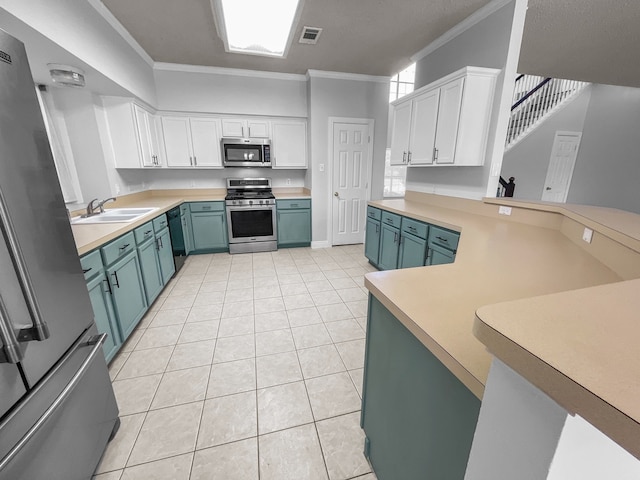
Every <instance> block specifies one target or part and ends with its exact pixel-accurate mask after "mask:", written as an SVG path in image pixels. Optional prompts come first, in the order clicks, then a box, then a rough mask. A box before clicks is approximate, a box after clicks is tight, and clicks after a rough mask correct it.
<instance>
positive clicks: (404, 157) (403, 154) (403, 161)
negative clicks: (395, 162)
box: [402, 152, 407, 163]
mask: <svg viewBox="0 0 640 480" xmlns="http://www.w3.org/2000/svg"><path fill="white" fill-rule="evenodd" d="M402 163H407V152H402Z"/></svg>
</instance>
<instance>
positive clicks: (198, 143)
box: [190, 118, 222, 168]
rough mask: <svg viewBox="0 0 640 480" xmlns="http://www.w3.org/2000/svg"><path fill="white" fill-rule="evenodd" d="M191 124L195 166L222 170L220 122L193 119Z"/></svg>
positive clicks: (209, 119)
mask: <svg viewBox="0 0 640 480" xmlns="http://www.w3.org/2000/svg"><path fill="white" fill-rule="evenodd" d="M190 123H191V140H192V142H193V163H194V166H196V167H220V168H222V161H221V160H220V136H219V134H218V120H216V119H215V118H192V119H191V120H190Z"/></svg>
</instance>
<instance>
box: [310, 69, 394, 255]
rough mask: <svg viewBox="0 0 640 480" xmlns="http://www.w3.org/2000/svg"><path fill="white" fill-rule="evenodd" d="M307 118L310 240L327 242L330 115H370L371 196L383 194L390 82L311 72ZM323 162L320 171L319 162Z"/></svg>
mask: <svg viewBox="0 0 640 480" xmlns="http://www.w3.org/2000/svg"><path fill="white" fill-rule="evenodd" d="M309 98H310V103H309V122H310V132H311V135H310V137H311V150H310V151H311V162H310V168H311V170H312V171H310V172H309V174H308V179H310V183H311V193H312V196H313V198H312V202H313V204H312V208H313V226H312V232H313V242H317V243H320V244H321V243H322V242H330V241H331V239H330V238H329V228H328V224H327V222H328V221H329V219H330V215H331V203H330V201H329V196H330V190H331V188H332V185H331V177H330V173H331V172H330V170H331V169H330V167H329V162H330V161H331V156H330V155H331V154H330V152H329V133H330V132H329V117H348V118H364V119H373V120H374V121H375V125H374V134H373V137H374V138H373V165H372V184H371V198H372V199H380V198H382V191H383V178H384V156H385V149H386V145H387V120H388V109H389V82H388V81H385V82H380V81H360V80H346V79H336V78H323V77H316V76H312V77H311V78H310V79H309ZM320 164H323V165H324V166H325V168H324V171H323V172H321V171H320V167H319V165H320ZM308 181H309V180H308Z"/></svg>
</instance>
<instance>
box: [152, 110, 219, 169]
mask: <svg viewBox="0 0 640 480" xmlns="http://www.w3.org/2000/svg"><path fill="white" fill-rule="evenodd" d="M219 123H220V121H219V120H218V119H216V118H210V117H182V116H163V117H162V128H163V130H164V143H165V150H166V158H167V165H168V166H169V167H180V168H192V167H208V168H222V161H221V159H220V134H219Z"/></svg>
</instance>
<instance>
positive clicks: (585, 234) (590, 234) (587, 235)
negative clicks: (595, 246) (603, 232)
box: [582, 227, 593, 243]
mask: <svg viewBox="0 0 640 480" xmlns="http://www.w3.org/2000/svg"><path fill="white" fill-rule="evenodd" d="M592 238H593V230H591V229H590V228H587V227H585V229H584V232H582V240H584V241H585V242H587V243H591V239H592Z"/></svg>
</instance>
